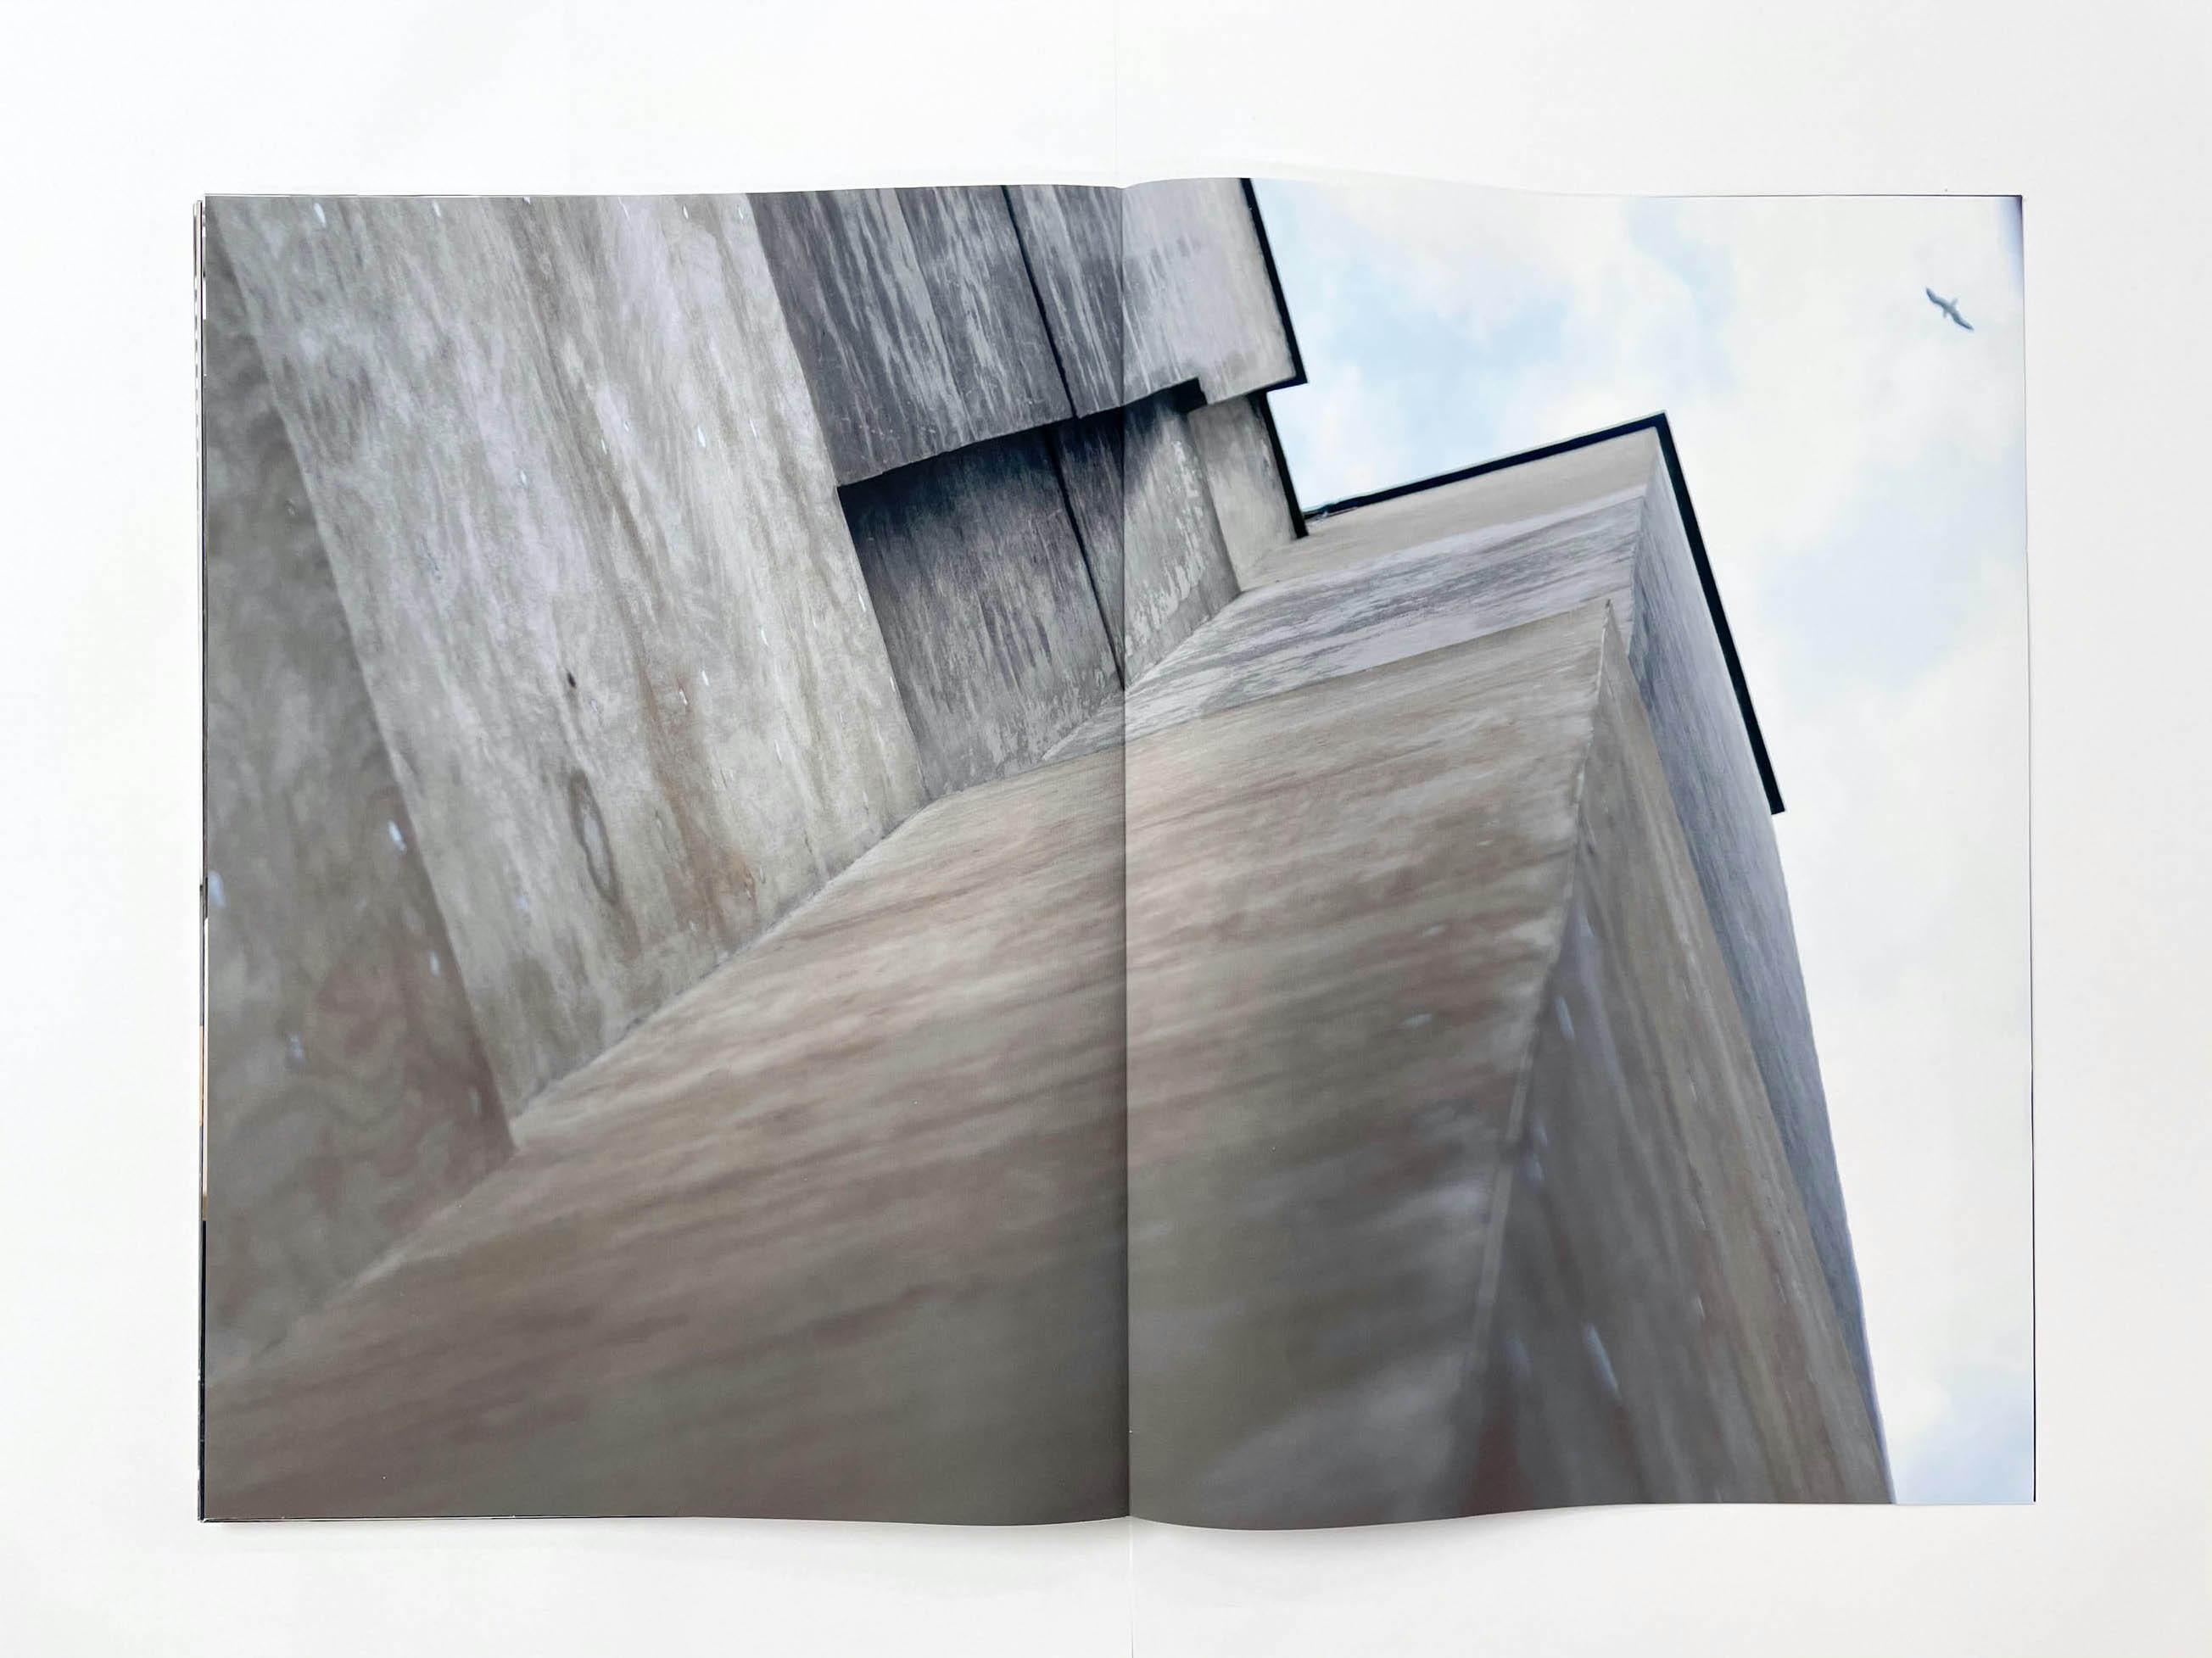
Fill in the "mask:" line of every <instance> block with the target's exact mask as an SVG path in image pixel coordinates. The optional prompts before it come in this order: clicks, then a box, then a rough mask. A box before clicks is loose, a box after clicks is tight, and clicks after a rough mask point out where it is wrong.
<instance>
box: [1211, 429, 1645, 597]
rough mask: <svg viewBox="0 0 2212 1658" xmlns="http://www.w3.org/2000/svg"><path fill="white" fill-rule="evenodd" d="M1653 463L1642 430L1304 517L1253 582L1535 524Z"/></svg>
mask: <svg viewBox="0 0 2212 1658" xmlns="http://www.w3.org/2000/svg"><path fill="white" fill-rule="evenodd" d="M1660 464H1661V457H1660V452H1659V444H1658V440H1656V438H1654V437H1653V436H1652V434H1650V432H1649V431H1641V432H1631V433H1628V434H1625V435H1624V436H1621V437H1617V438H1613V439H1609V440H1607V441H1606V442H1603V443H1594V444H1589V445H1588V446H1584V447H1583V448H1580V449H1570V450H1568V451H1566V452H1564V453H1562V454H1557V455H1550V456H1547V457H1546V458H1545V459H1542V460H1532V461H1528V462H1526V463H1525V464H1523V465H1517V466H1507V467H1502V468H1500V469H1499V470H1498V471H1493V472H1482V473H1478V474H1477V475H1476V476H1474V477H1471V478H1465V479H1462V480H1461V481H1460V482H1458V483H1445V484H1439V485H1437V487H1435V488H1434V489H1418V490H1415V491H1413V493H1411V494H1409V495H1398V496H1395V497H1394V498H1392V499H1390V500H1388V501H1376V502H1375V503H1374V504H1373V505H1371V506H1367V507H1358V508H1356V509H1354V510H1352V511H1350V512H1344V513H1331V514H1329V515H1328V516H1326V517H1322V518H1317V519H1312V520H1311V521H1310V523H1309V524H1308V525H1307V531H1308V533H1307V535H1306V537H1305V539H1304V540H1303V541H1300V542H1297V544H1290V545H1285V546H1283V547H1281V548H1279V550H1277V551H1276V552H1275V553H1274V554H1273V556H1270V557H1268V558H1266V559H1265V560H1263V561H1261V563H1260V566H1259V568H1258V569H1257V570H1256V571H1255V573H1254V578H1253V580H1250V581H1248V582H1247V583H1246V584H1245V585H1246V586H1261V585H1264V584H1266V583H1267V582H1271V581H1288V580H1295V579H1296V578H1297V577H1299V576H1306V575H1312V574H1316V573H1317V572H1320V571H1322V570H1347V569H1350V568H1353V567H1354V566H1356V565H1358V564H1361V563H1364V562H1366V561H1367V560H1369V559H1372V558H1377V557H1381V556H1384V555H1386V554H1391V553H1402V552H1407V551H1409V550H1413V549H1415V548H1423V547H1438V546H1440V545H1441V544H1445V543H1454V544H1468V545H1473V544H1477V543H1478V542H1487V541H1490V540H1494V539H1504V538H1508V537H1510V536H1511V535H1513V534H1517V533H1520V532H1522V531H1528V530H1533V529H1537V528H1541V526H1542V525H1545V524H1547V523H1548V522H1550V521H1552V520H1553V519H1556V518H1557V517H1558V516H1559V514H1561V513H1583V512H1585V511H1587V510H1588V509H1589V507H1590V506H1591V505H1592V504H1593V503H1595V502H1596V501H1600V500H1610V499H1614V498H1619V497H1621V496H1623V495H1626V493H1629V492H1635V493H1641V492H1642V491H1644V489H1648V488H1649V487H1650V483H1651V474H1652V470H1653V468H1655V467H1656V466H1658V465H1660Z"/></svg>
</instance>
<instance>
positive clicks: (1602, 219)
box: [1258, 179, 2033, 1503]
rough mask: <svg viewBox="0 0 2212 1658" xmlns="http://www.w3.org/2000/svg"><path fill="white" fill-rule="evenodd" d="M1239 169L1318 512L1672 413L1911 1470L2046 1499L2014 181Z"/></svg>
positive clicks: (1298, 471)
mask: <svg viewBox="0 0 2212 1658" xmlns="http://www.w3.org/2000/svg"><path fill="white" fill-rule="evenodd" d="M1258 188H1259V194H1260V201H1261V210H1262V211H1263V213H1264V215H1265V216H1266V219H1267V228H1268V234H1269V236H1270V238H1271V239H1272V240H1273V246H1274V252H1275V258H1276V261H1277V264H1278V265H1279V269H1280V271H1281V276H1282V281H1283V288H1284V292H1285V297H1286V299H1287V300H1288V301H1289V304H1290V308H1291V318H1292V320H1293V322H1294V323H1295V325H1296V326H1297V332H1298V341H1299V344H1300V346H1301V348H1302V349H1303V350H1304V356H1305V364H1306V373H1307V376H1308V380H1309V382H1310V383H1309V384H1308V385H1306V386H1301V387H1297V388H1295V389H1293V390H1291V391H1288V392H1277V393H1275V394H1273V404H1274V410H1275V417H1276V421H1277V422H1278V424H1279V427H1280V428H1281V432H1282V438H1283V446H1284V451H1285V454H1286V456H1287V457H1288V459H1289V461H1290V465H1291V472H1292V474H1293V476H1294V477H1295V479H1296V481H1297V489H1298V495H1299V497H1300V499H1301V500H1302V501H1304V504H1305V505H1307V506H1308V507H1313V506H1317V505H1319V504H1321V503H1322V502H1323V501H1332V500H1337V499H1340V498H1342V497H1343V496H1346V495H1356V494H1359V493H1362V492H1364V491H1366V490H1370V489H1379V488H1382V487H1383V486H1386V485H1389V484H1393V483H1403V482H1406V481H1407V480H1410V479H1413V478H1419V477H1427V476H1430V475H1431V474H1434V473H1437V472H1442V471H1450V470H1452V469H1454V468H1456V467H1460V466H1464V465H1469V464H1470V463H1472V462H1474V461H1478V460H1484V459H1490V458H1492V457H1493V456H1498V455H1503V454H1510V453H1511V452H1515V451H1516V450H1521V449H1528V448H1532V447H1534V446H1537V445H1540V444H1544V443H1549V442H1553V441H1554V440H1558V439H1560V438H1565V437H1571V436H1573V435H1575V434H1578V433H1582V432H1587V431H1592V430H1595V429H1597V428H1602V427H1607V426H1613V425H1616V424H1618V423H1620V422H1623V421H1626V420H1632V419H1634V418H1636V417H1638V416H1643V415H1648V414H1650V413H1653V412H1655V411H1656V410H1665V411H1666V413H1667V415H1668V418H1669V420H1670V422H1672V424H1673V427H1674V435H1675V440H1676V443H1677V446H1679V448H1680V453H1681V457H1682V465H1683V470H1684V472H1685V474H1686V477H1687V479H1688V482H1689V486H1690V491H1691V495H1692V499H1693V500H1694V501H1695V502H1696V503H1697V508H1698V517H1699V523H1700V525H1701V526H1702V527H1703V529H1704V531H1705V540H1706V543H1707V547H1708V550H1709V552H1710V554H1711V561H1712V564H1713V568H1714V571H1715V574H1716V575H1717V579H1718V580H1719V582H1720V586H1721V592H1722V594H1723V598H1725V599H1726V601H1727V604H1728V612H1729V623H1730V624H1731V625H1732V627H1733V628H1734V629H1735V635H1736V640H1737V643H1738V646H1739V647H1740V649H1741V654H1742V657H1743V664H1744V671H1745V673H1746V675H1747V677H1748V678H1749V680H1750V683H1751V689H1752V696H1753V701H1754V703H1755V704H1756V705H1757V707H1758V709H1759V721H1760V724H1761V726H1762V727H1763V728H1764V730H1765V734H1766V739H1767V743H1768V745H1769V748H1770V749H1771V752H1772V755H1773V759H1774V765H1775V769H1776V773H1777V775H1778V779H1779V780H1780V782H1781V785H1782V791H1783V795H1784V799H1785V800H1786V801H1787V803H1788V808H1789V809H1788V811H1786V812H1784V815H1783V816H1782V817H1779V818H1778V819H1777V820H1776V829H1777V833H1778V836H1779V838H1780V841H1781V846H1782V857H1783V862H1784V868H1785V871H1786V872H1787V875H1788V878H1789V883H1790V900H1791V903H1792V905H1793V907H1794V909H1795V913H1796V925H1797V938H1798V945H1799V949H1800V950H1801V952H1802V957H1803V960H1804V967H1805V976H1806V981H1807V986H1808V991H1809V993H1810V995H1811V998H1812V1005H1813V1018H1814V1030H1815V1034H1816V1035H1817V1038H1818V1041H1819V1043H1820V1060H1821V1068H1822V1072H1823V1073H1824V1075H1825V1077H1826V1084H1827V1090H1828V1100H1829V1109H1830V1112H1831V1114H1832V1119H1833V1125H1834V1131H1835V1139H1836V1150H1837V1156H1838V1160H1839V1162H1840V1163H1841V1165H1842V1174H1843V1181H1844V1198H1845V1201H1846V1203H1847V1204H1848V1206H1849V1209H1850V1219H1851V1227H1852V1235H1853V1238H1854V1241H1855V1242H1856V1245H1857V1254H1858V1265H1859V1272H1860V1276H1861V1278H1862V1281H1863V1286H1864V1291H1865V1296H1866V1308H1867V1321H1868V1333H1869V1339H1870V1340H1871V1343H1872V1345H1873V1350H1874V1358H1875V1382H1876V1387H1877V1388H1878V1390H1879V1393H1880V1395H1881V1406H1882V1412H1883V1417H1884V1422H1885V1425H1886V1428H1887V1433H1888V1436H1889V1445H1890V1455H1891V1461H1892V1464H1893V1472H1894V1474H1895V1477H1896V1482H1897V1488H1898V1494H1899V1497H1900V1498H1902V1499H1904V1500H1905V1501H1910V1502H1936V1503H1944V1502H1992V1501H2019V1500H2024V1499H2026V1498H2027V1497H2029V1496H2030V1495H2031V1494H2032V1491H2033V1330H2032V1297H2031V1284H2030V1272H2031V1256H2030V1231H2029V1225H2030V1221H2029V1127H2028V1111H2029V1103H2028V989H2027V948H2028V938H2027V609H2026V598H2027V594H2026V585H2027V560H2026V547H2027V523H2026V514H2025V507H2024V501H2023V490H2024V475H2023V470H2022V466H2023V448H2024V432H2023V422H2022V409H2023V392H2022V382H2021V344H2022V336H2021V305H2022V298H2021V249H2020V235H2021V228H2020V216H2019V213H2018V211H2017V209H2016V207H2015V203H2012V202H2011V201H2009V200H2003V201H1991V200H1987V199H1983V198H1966V197H1796V198H1784V199H1765V200H1762V199H1697V200H1692V199H1679V200H1634V201H1630V200H1616V199H1608V198H1601V197H1538V196H1527V195H1519V194H1513V193H1508V192H1502V191H1480V190H1474V189H1470V188H1467V187H1464V186H1458V185H1426V184H1417V183H1412V182H1401V181H1390V182H1382V181H1375V180H1365V179H1362V180H1352V181H1344V182H1339V183H1332V184H1327V185H1314V184H1297V185H1290V184H1271V183H1264V182H1263V183H1261V185H1259V187H1258ZM1923 288H1935V290H1936V292H1937V293H1939V294H1942V295H1947V296H1950V295H1955V296H1957V299H1958V301H1959V307H1960V311H1961V312H1962V313H1964V314H1965V316H1966V319H1967V320H1968V321H1969V322H1971V323H1972V325H1973V331H1972V332H1967V331H1963V330H1960V329H1959V328H1957V327H1955V326H1954V325H1953V324H1951V323H1950V322H1948V321H1947V320H1946V319H1944V318H1943V316H1942V313H1939V312H1938V311H1937V310H1936V308H1935V307H1933V306H1932V305H1930V304H1929V301H1928V300H1927V299H1926V297H1925V296H1924V295H1923V292H1922V290H1923Z"/></svg>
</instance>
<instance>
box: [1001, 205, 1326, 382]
mask: <svg viewBox="0 0 2212 1658" xmlns="http://www.w3.org/2000/svg"><path fill="white" fill-rule="evenodd" d="M1008 194H1009V195H1010V197H1012V202H1013V207H1014V216H1015V218H1016V221H1017V222H1018V223H1019V225H1020V226H1021V230H1022V241H1023V245H1024V248H1025V249H1026V250H1027V252H1028V254H1029V261H1030V270H1031V271H1032V272H1033V273H1034V274H1035V276H1036V287H1037V292H1038V294H1039V295H1040V296H1041V298H1042V303H1043V307H1044V314H1045V317H1046V319H1047V321H1048V323H1049V324H1050V325H1051V328H1052V332H1053V337H1054V340H1055V341H1056V342H1057V343H1058V345H1059V348H1060V361H1061V364H1062V366H1063V367H1064V368H1065V370H1066V375H1067V381H1068V389H1069V393H1070V396H1071V398H1072V399H1073V404H1074V410H1075V412H1076V413H1077V414H1079V415H1090V414H1097V413H1098V412H1100V411H1101V410H1106V409H1110V408H1114V407H1116V406H1118V405H1121V404H1130V403H1134V402H1136V401H1137V400H1138V399H1139V398H1145V397H1149V396H1151V395H1152V393H1153V392H1164V391H1166V390H1167V389H1168V388H1169V387H1170V386H1179V385H1181V384H1182V382H1184V381H1185V380H1196V381H1198V382H1199V384H1200V386H1201V387H1202V388H1203V392H1204V399H1205V401H1206V402H1207V403H1218V402H1220V401H1222V400H1223V399H1225V398H1233V397H1238V396H1241V395H1243V393H1245V392H1255V391H1258V390H1260V389H1261V387H1263V386H1279V385H1282V384H1284V383H1285V382H1286V381H1288V380H1292V379H1294V378H1295V377H1296V375H1297V372H1298V371H1297V349H1296V347H1295V346H1294V344H1293V343H1292V341H1291V335H1290V332H1289V330H1288V328H1287V327H1286V325H1285V322H1284V319H1283V313H1282V307H1280V306H1279V305H1278V304H1277V303H1276V300H1275V292H1274V286H1273V281H1272V279H1271V278H1270V276H1269V275H1268V270H1267V254H1266V252H1265V250H1264V247H1263V246H1262V244H1261V240H1260V237H1261V231H1260V228H1259V226H1258V225H1257V223H1256V222H1255V220H1254V218H1253V216H1252V210H1251V205H1250V203H1249V202H1248V201H1247V200H1246V199H1245V196H1244V187H1243V184H1242V183H1241V181H1239V180H1237V179H1169V180H1164V181H1162V182H1159V183H1155V184H1144V185H1136V186H1134V187H1133V188H1132V189H1128V190H1125V191H1103V190H1097V189H1090V188H1085V187H1081V186H1073V185H1024V186H1018V187H1016V188H1014V189H1012V190H1011V191H1009V192H1008ZM1108 247H1111V248H1112V249H1113V250H1114V251H1115V254H1116V255H1117V257H1116V258H1107V257H1104V254H1103V250H1104V249H1105V248H1108Z"/></svg>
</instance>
